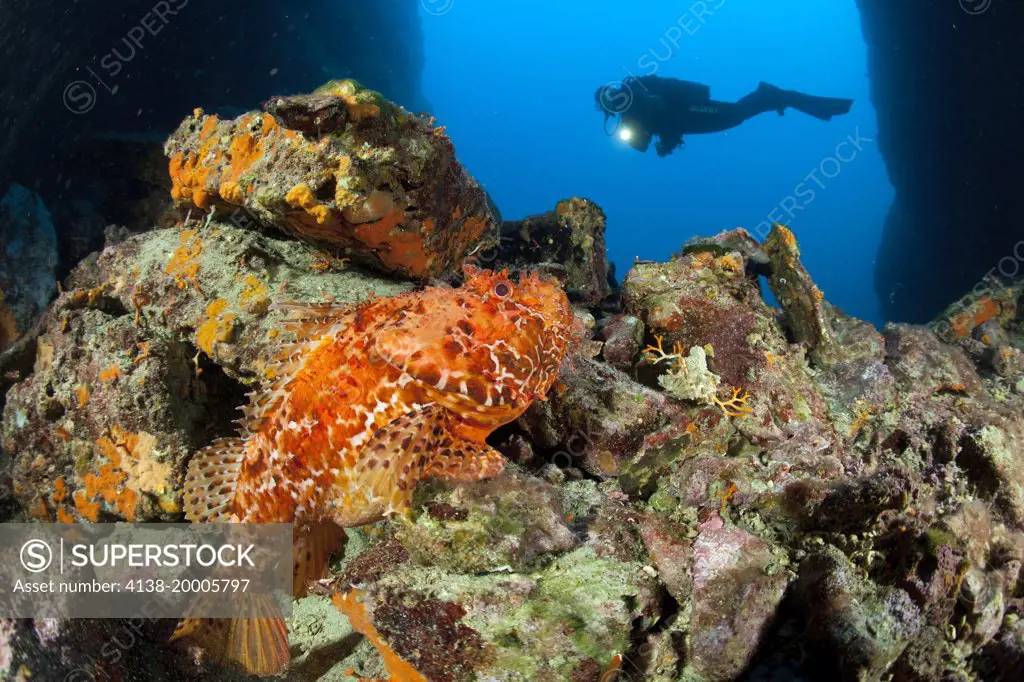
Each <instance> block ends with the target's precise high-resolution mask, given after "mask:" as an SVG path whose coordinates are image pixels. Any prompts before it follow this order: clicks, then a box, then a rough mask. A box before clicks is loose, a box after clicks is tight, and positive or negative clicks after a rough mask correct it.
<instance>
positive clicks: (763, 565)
mask: <svg viewBox="0 0 1024 682" xmlns="http://www.w3.org/2000/svg"><path fill="white" fill-rule="evenodd" d="M697 531H698V534H697V537H696V538H695V539H694V541H693V550H692V551H693V559H692V565H693V569H692V573H693V593H692V597H691V600H692V606H691V611H690V626H689V630H690V632H691V635H690V641H689V647H688V649H689V651H688V656H687V657H686V661H687V672H689V673H691V674H694V675H696V676H697V677H698V678H699V679H704V680H721V681H723V682H724V681H725V680H731V679H735V678H736V676H738V675H739V674H740V673H742V672H743V670H744V669H745V668H746V666H747V664H748V663H749V662H750V660H751V658H752V657H753V655H754V653H755V651H756V650H757V647H758V646H759V645H760V642H761V638H762V636H763V634H764V632H765V630H766V628H767V626H768V623H769V621H770V620H771V618H772V617H773V616H774V614H775V611H776V608H777V607H778V605H779V604H780V603H781V601H782V597H783V595H784V593H785V591H786V586H787V585H788V584H789V581H790V576H789V575H788V574H787V572H786V571H784V570H783V569H782V567H781V566H780V565H779V557H776V556H775V555H774V554H773V551H772V548H771V547H770V546H769V544H768V543H766V542H765V541H764V540H761V539H760V538H757V537H755V536H753V535H751V534H750V533H748V532H747V531H745V530H743V529H741V528H739V527H737V526H734V525H726V523H725V522H724V521H723V520H722V518H721V517H720V516H718V515H717V514H714V513H712V514H711V515H710V516H709V517H708V518H707V519H706V520H705V521H703V522H701V523H700V524H699V525H698V526H697Z"/></svg>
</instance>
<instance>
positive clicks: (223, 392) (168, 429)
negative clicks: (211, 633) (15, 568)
mask: <svg viewBox="0 0 1024 682" xmlns="http://www.w3.org/2000/svg"><path fill="white" fill-rule="evenodd" d="M325 264H326V265H325ZM336 268H337V266H336V265H334V264H332V262H331V261H330V259H329V258H328V259H326V260H323V258H322V257H321V256H317V255H316V254H313V253H311V252H310V251H309V249H308V248H306V247H304V246H303V245H301V244H298V243H295V242H292V241H288V240H285V239H275V238H272V237H268V236H264V235H260V234H257V233H255V232H252V231H250V230H245V229H241V228H237V227H234V226H231V225H224V224H218V223H210V224H209V225H207V226H206V227H205V228H204V229H202V230H199V229H187V230H178V229H168V230H156V231H153V232H148V233H145V234H143V235H138V236H134V237H131V238H129V239H127V240H125V241H124V242H121V243H120V244H117V245H116V246H112V247H110V248H108V249H106V250H105V251H104V252H103V253H101V254H99V255H98V256H97V257H95V258H94V259H91V260H89V261H86V262H84V263H83V264H82V265H81V266H80V267H79V268H78V269H77V270H76V271H75V272H73V273H72V274H71V276H70V277H69V285H70V286H72V287H74V288H73V289H71V290H69V291H67V292H66V293H64V294H62V295H61V296H60V297H59V298H58V300H57V301H55V302H54V304H53V305H52V306H51V307H50V308H49V310H48V311H47V312H46V313H45V315H46V317H45V323H44V326H43V331H42V334H41V335H40V336H39V338H38V340H37V341H36V342H35V344H34V345H35V368H34V369H35V371H34V373H32V374H31V376H29V377H28V378H27V379H25V380H24V381H22V382H21V383H18V384H17V385H15V386H14V387H13V388H12V389H11V390H10V392H9V393H8V401H7V404H6V406H5V408H4V419H3V424H2V429H3V430H2V433H3V444H4V449H5V451H6V452H9V453H16V457H15V460H14V466H13V469H12V477H13V479H14V482H15V488H14V489H15V498H16V499H17V500H18V502H19V503H20V504H21V506H22V507H23V508H24V509H25V510H26V511H27V513H28V514H29V515H30V516H32V517H35V518H39V519H49V520H70V519H82V518H85V519H90V520H113V519H125V520H135V521H155V520H161V519H162V520H172V519H176V518H178V516H179V515H180V501H181V490H180V484H181V481H182V476H183V473H184V467H185V464H186V462H187V458H188V457H189V456H190V455H191V454H192V452H194V451H195V450H196V449H197V448H198V447H200V446H202V445H203V444H205V443H208V442H209V441H210V440H211V439H212V438H214V437H215V436H218V435H223V434H225V433H230V432H231V431H233V425H232V423H231V420H232V418H233V416H234V415H233V412H234V411H233V409H231V408H233V407H235V406H238V405H242V404H244V403H245V396H244V395H243V394H244V387H243V383H242V382H244V383H249V384H252V383H257V382H259V381H260V380H261V379H263V378H264V370H263V367H264V363H265V362H266V358H268V357H271V356H272V353H273V349H274V348H276V347H277V346H278V345H279V344H280V343H282V342H283V341H284V339H283V338H282V336H281V332H280V329H281V320H282V318H283V317H284V316H285V315H287V313H286V312H284V311H279V310H274V311H270V310H269V308H270V305H271V303H273V302H287V301H294V300H299V301H309V302H315V301H322V300H324V299H325V297H328V298H331V299H333V300H338V301H353V302H354V301H359V300H363V299H365V298H367V297H368V296H369V295H370V293H371V291H376V292H377V293H378V294H382V295H383V294H387V293H397V292H400V291H405V290H407V289H408V285H403V284H399V283H393V282H388V281H384V280H380V279H377V278H374V277H372V276H370V275H367V274H364V273H361V272H360V271H359V270H358V269H356V268H351V267H350V268H344V269H341V270H340V271H336ZM225 408H227V409H225Z"/></svg>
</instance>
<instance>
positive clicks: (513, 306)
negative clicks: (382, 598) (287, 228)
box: [175, 266, 574, 675]
mask: <svg viewBox="0 0 1024 682" xmlns="http://www.w3.org/2000/svg"><path fill="white" fill-rule="evenodd" d="M465 270H466V276H467V279H466V282H465V284H464V285H463V286H462V287H461V288H458V289H449V288H442V287H431V288H427V289H425V290H423V291H419V292H414V293H409V294H404V295H400V296H395V297H392V298H378V299H374V300H371V301H368V302H366V303H362V304H357V305H353V306H347V307H342V306H308V307H306V306H301V305H288V306H286V307H288V308H291V309H292V310H293V311H294V312H296V313H298V315H297V316H296V318H295V319H294V320H293V321H292V322H291V327H290V329H291V330H293V331H295V333H296V336H297V338H296V340H295V342H294V343H292V344H291V345H289V346H287V347H285V348H284V349H283V352H282V353H281V354H280V355H279V356H278V359H277V360H276V362H275V363H274V364H273V365H271V366H270V367H269V368H268V374H270V376H272V377H273V379H272V384H271V385H270V386H268V387H267V389H266V390H265V391H262V392H260V393H258V394H252V395H251V403H250V405H249V406H248V407H246V408H244V409H245V417H244V419H243V434H242V436H241V437H239V438H225V439H221V440H218V441H216V442H214V443H213V444H211V445H209V446H207V447H206V448H204V449H202V450H200V451H199V452H197V453H196V454H195V456H194V457H193V458H192V461H191V462H190V463H189V468H188V474H187V477H186V482H185V515H186V517H187V518H188V519H189V520H191V521H193V522H213V523H294V524H295V526H294V528H295V536H294V537H295V540H294V550H293V560H294V568H295V572H294V589H293V591H294V595H295V597H301V596H304V595H305V594H306V591H307V585H308V583H309V582H310V581H315V580H318V579H320V578H322V577H324V574H325V573H326V569H327V561H328V559H329V558H330V555H331V554H332V553H333V552H334V551H336V550H337V549H338V548H339V546H340V544H341V542H342V538H343V531H342V530H341V528H342V527H351V526H358V525H362V524H367V523H373V522H375V521H379V520H381V519H383V518H385V517H386V516H389V515H391V514H396V513H399V514H400V513H406V512H407V511H408V509H409V506H410V502H411V499H412V494H413V491H414V489H415V487H416V483H417V481H419V480H420V479H425V478H434V479H440V480H444V481H475V480H479V479H484V478H488V477H491V476H494V475H496V474H498V473H500V472H501V471H502V469H503V468H504V459H503V458H502V456H501V454H499V453H498V452H497V451H495V450H493V449H491V448H490V447H489V446H488V445H487V443H486V441H485V439H486V437H487V436H488V434H490V433H491V432H492V431H493V430H494V429H495V428H497V427H499V426H501V425H503V424H507V423H508V422H510V421H512V420H514V419H516V418H517V417H519V415H521V414H522V413H523V412H524V411H525V410H526V408H527V407H528V406H529V405H530V403H531V402H532V401H533V400H534V399H537V398H543V396H544V394H545V393H546V392H547V391H548V389H549V388H550V387H551V385H552V383H553V382H554V380H555V377H556V376H557V374H558V370H559V368H560V366H561V364H562V361H563V359H564V358H565V355H566V351H567V348H568V346H569V343H570V339H571V338H572V337H573V335H574V331H573V330H574V325H573V319H574V318H573V314H572V312H571V309H570V307H569V302H568V299H567V298H566V296H565V293H564V292H563V291H562V290H561V289H560V288H559V286H558V285H557V284H555V283H553V282H548V281H544V280H542V279H540V278H539V277H538V276H537V275H535V274H531V275H527V276H523V277H522V278H521V279H520V281H519V282H518V283H514V282H513V281H511V280H510V279H509V277H508V275H507V273H505V272H502V273H496V272H491V271H486V270H478V269H476V268H474V267H471V266H467V267H466V268H465ZM175 638H187V639H190V640H193V641H195V642H196V643H197V644H199V645H200V646H201V647H202V648H203V649H204V650H205V651H206V652H207V655H208V656H209V657H210V658H211V659H214V660H222V661H233V662H235V663H237V664H239V665H241V666H242V667H243V668H244V669H246V670H247V671H249V672H251V673H255V674H261V675H267V674H275V673H278V672H281V671H283V670H284V669H286V668H287V666H288V663H289V652H288V633H287V629H286V627H285V622H284V619H279V618H248V619H195V618H193V619H183V620H182V621H180V622H179V624H178V629H177V630H176V631H175Z"/></svg>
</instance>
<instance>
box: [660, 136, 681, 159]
mask: <svg viewBox="0 0 1024 682" xmlns="http://www.w3.org/2000/svg"><path fill="white" fill-rule="evenodd" d="M684 144H685V143H684V142H683V136H682V134H680V133H661V134H659V135H658V141H657V143H655V145H654V150H655V151H656V152H658V156H662V157H664V156H668V155H669V154H671V153H672V152H674V151H675V150H676V149H678V148H679V147H681V146H683V145H684Z"/></svg>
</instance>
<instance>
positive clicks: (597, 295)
mask: <svg viewBox="0 0 1024 682" xmlns="http://www.w3.org/2000/svg"><path fill="white" fill-rule="evenodd" d="M606 223H607V220H606V218H605V215H604V212H603V211H602V210H601V208H600V207H599V206H598V205H597V204H595V203H594V202H592V201H590V200H588V199H579V198H576V197H573V198H572V199H565V200H563V201H560V202H558V205H557V206H556V207H555V210H554V211H550V212H548V213H544V214H541V215H535V216H530V217H528V218H525V219H523V220H516V221H506V222H504V223H503V224H502V226H501V246H500V247H499V249H498V252H497V265H498V267H503V268H509V269H511V270H527V269H530V268H531V267H536V266H540V267H541V268H543V267H544V266H549V267H551V266H553V267H555V268H556V269H557V270H564V273H565V275H564V286H565V289H566V293H567V294H568V295H569V298H570V300H572V301H573V302H575V303H579V304H581V305H585V306H589V307H595V306H597V305H598V304H600V303H601V301H603V300H604V299H605V298H607V297H608V295H609V294H610V293H611V286H610V285H609V282H608V255H607V252H606V250H605V242H604V232H605V226H606Z"/></svg>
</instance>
